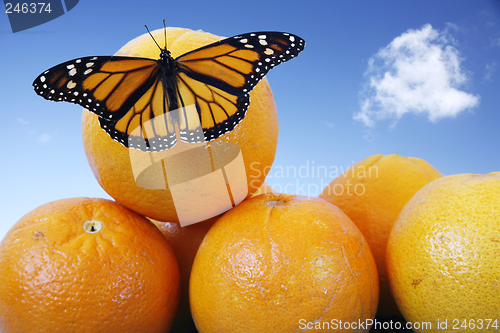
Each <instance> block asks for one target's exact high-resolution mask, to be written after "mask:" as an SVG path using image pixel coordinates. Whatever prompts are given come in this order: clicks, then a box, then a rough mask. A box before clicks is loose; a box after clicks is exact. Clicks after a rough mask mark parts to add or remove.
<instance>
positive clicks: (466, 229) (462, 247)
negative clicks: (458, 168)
mask: <svg viewBox="0 0 500 333" xmlns="http://www.w3.org/2000/svg"><path fill="white" fill-rule="evenodd" d="M387 272H388V276H389V281H390V284H391V288H392V290H393V292H394V297H395V300H396V302H397V304H398V306H399V308H400V310H401V312H402V313H403V315H404V316H405V319H406V320H408V321H411V322H418V321H420V322H421V321H428V322H431V323H432V325H433V330H432V332H435V329H436V327H437V322H438V321H440V322H441V323H443V322H444V321H445V320H447V321H448V330H445V329H440V330H439V331H438V332H457V330H456V329H452V328H453V326H454V325H456V327H457V328H458V329H459V330H458V331H461V332H498V327H500V322H498V321H499V320H500V281H499V280H500V275H499V272H500V172H496V173H490V174H488V175H473V174H459V175H452V176H446V177H443V178H440V179H438V180H436V181H434V182H432V183H430V184H429V185H427V186H425V187H424V188H422V189H421V190H420V191H419V192H418V193H417V194H416V195H415V196H414V197H413V198H412V199H411V200H410V201H409V202H408V203H407V204H406V206H405V207H404V209H403V211H402V212H401V214H400V215H399V218H398V220H397V222H396V224H395V225H394V229H393V230H392V232H391V235H390V237H389V242H388V245H387ZM457 319H458V320H459V324H457V321H456V320H457ZM464 319H466V320H467V328H464V327H462V326H460V325H462V324H463V320H464ZM486 319H493V320H495V319H497V325H498V326H497V328H494V327H492V326H490V327H489V329H487V327H486V325H487V322H486V321H485V320H486ZM470 320H473V321H474V328H473V327H472V325H471V324H470ZM479 320H482V327H480V326H481V322H480V321H479ZM415 331H417V332H428V331H424V330H415Z"/></svg>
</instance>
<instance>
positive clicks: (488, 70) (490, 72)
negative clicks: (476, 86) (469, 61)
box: [484, 61, 497, 81]
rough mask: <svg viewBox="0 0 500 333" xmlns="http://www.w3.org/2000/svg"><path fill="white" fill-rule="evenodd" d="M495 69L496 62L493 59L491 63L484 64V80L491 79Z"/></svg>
mask: <svg viewBox="0 0 500 333" xmlns="http://www.w3.org/2000/svg"><path fill="white" fill-rule="evenodd" d="M496 70H497V63H496V62H495V61H493V62H492V63H491V64H486V73H485V74H484V79H485V80H488V81H489V80H491V76H492V75H493V73H495V71H496Z"/></svg>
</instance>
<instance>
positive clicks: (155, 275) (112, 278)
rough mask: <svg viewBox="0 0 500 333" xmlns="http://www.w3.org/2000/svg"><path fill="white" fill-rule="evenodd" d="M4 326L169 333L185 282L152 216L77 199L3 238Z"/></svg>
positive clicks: (50, 206)
mask: <svg viewBox="0 0 500 333" xmlns="http://www.w3.org/2000/svg"><path fill="white" fill-rule="evenodd" d="M0 272H1V274H0V332H2V333H9V332H40V333H43V332H48V333H56V332H120V333H124V332H133V333H138V332H147V333H152V332H167V331H168V330H169V328H170V326H171V325H172V323H173V321H174V317H175V314H176V311H177V306H178V301H179V295H180V286H179V284H180V281H179V269H178V267H177V263H176V261H175V257H174V254H173V252H172V249H171V248H170V246H169V245H168V243H167V241H166V240H165V238H164V237H163V236H162V234H161V232H159V231H158V229H157V228H156V227H155V226H154V225H153V224H152V223H150V222H149V221H148V220H147V219H145V218H144V217H142V216H140V215H138V214H136V213H134V212H132V211H130V210H128V209H127V208H125V207H123V206H122V205H120V204H118V203H116V202H113V201H109V200H104V199H89V198H73V199H65V200H58V201H54V202H50V203H47V204H45V205H42V206H40V207H38V208H36V209H34V210H33V211H31V212H30V213H28V214H26V215H25V216H23V217H22V218H21V219H20V220H19V221H18V222H17V223H16V224H15V225H14V226H13V227H12V228H11V229H10V230H9V232H8V233H7V235H6V236H5V238H4V239H3V240H2V242H1V243H0Z"/></svg>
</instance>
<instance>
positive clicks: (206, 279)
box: [189, 193, 378, 333]
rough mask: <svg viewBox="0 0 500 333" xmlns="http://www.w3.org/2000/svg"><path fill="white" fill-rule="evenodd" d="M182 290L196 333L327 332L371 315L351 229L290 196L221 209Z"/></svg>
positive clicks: (319, 205)
mask: <svg viewBox="0 0 500 333" xmlns="http://www.w3.org/2000/svg"><path fill="white" fill-rule="evenodd" d="M189 287H190V291H189V297H190V302H191V311H192V313H193V318H194V321H195V324H196V327H197V328H198V331H199V332H200V333H211V332H217V333H252V332H258V333H262V332H298V331H305V330H307V329H311V328H313V329H317V328H318V325H319V326H320V327H321V328H322V329H325V330H326V329H329V330H331V331H334V330H339V328H340V327H339V328H337V329H336V328H335V325H337V326H338V325H345V322H348V323H349V325H350V324H351V323H352V322H356V325H358V323H359V322H362V323H364V322H365V320H367V319H373V317H374V315H375V312H376V309H377V302H378V278H377V270H376V266H375V262H374V260H373V257H372V254H371V252H370V249H369V247H368V244H367V243H366V241H365V240H364V238H363V235H362V234H361V232H360V231H359V230H358V228H356V226H355V225H354V224H353V223H352V221H351V220H350V219H349V217H347V215H345V214H344V213H343V212H342V211H341V210H340V209H338V208H337V207H335V206H333V205H332V204H330V203H328V202H326V201H324V200H322V199H318V198H311V199H310V198H307V197H303V196H296V195H291V194H276V193H270V194H262V195H259V196H256V197H254V198H251V199H248V200H245V201H243V202H242V203H241V204H239V205H238V206H236V207H235V208H233V209H231V210H230V211H228V212H227V213H225V214H224V215H223V216H222V217H221V218H220V219H219V220H218V221H217V222H216V223H215V224H214V225H213V226H212V228H211V229H210V230H209V231H208V233H207V235H206V236H205V238H204V240H203V242H202V243H201V245H200V248H199V250H198V253H197V254H196V257H195V260H194V263H193V268H192V271H191V280H190V286H189ZM340 321H342V323H344V324H342V323H341V322H340ZM368 330H369V328H368V327H366V325H365V327H361V328H360V327H357V326H356V327H352V326H351V327H350V328H348V329H345V330H342V331H345V332H368Z"/></svg>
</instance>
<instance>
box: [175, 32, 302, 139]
mask: <svg viewBox="0 0 500 333" xmlns="http://www.w3.org/2000/svg"><path fill="white" fill-rule="evenodd" d="M304 46H305V42H304V40H303V39H302V38H300V37H298V36H296V35H293V34H289V33H282V32H253V33H247V34H242V35H238V36H234V37H231V38H226V39H224V40H221V41H219V42H216V43H213V44H209V45H207V46H204V47H201V48H199V49H196V50H194V51H191V52H188V53H185V54H183V55H181V56H180V57H178V58H177V59H176V62H177V85H178V91H179V96H178V100H179V102H178V105H179V106H180V107H184V108H185V107H186V106H189V105H194V106H195V107H196V110H197V112H198V116H199V120H200V121H201V127H202V128H203V132H204V137H205V139H206V141H211V140H214V139H217V138H218V137H220V136H221V135H223V134H224V133H227V132H229V131H232V130H233V129H234V128H235V126H236V125H237V124H238V123H239V122H240V121H241V120H242V119H243V118H244V117H245V114H246V111H247V109H248V106H249V104H250V97H249V93H250V91H251V90H252V89H253V88H254V87H255V85H256V84H257V83H258V82H259V81H260V80H261V79H262V78H263V77H264V76H265V75H266V74H267V72H269V70H270V69H271V68H273V67H275V66H276V65H278V64H280V63H282V62H285V61H287V60H290V59H292V58H294V57H295V56H297V55H298V54H299V53H300V52H301V51H302V50H303V49H304ZM186 119H187V116H186ZM188 123H189V122H186V126H184V127H183V128H182V127H181V131H182V132H181V133H184V136H181V140H183V141H186V142H198V141H192V140H195V139H196V138H198V137H199V135H198V133H196V132H194V131H192V130H191V129H190V127H189V126H188ZM191 124H194V122H193V121H191ZM181 125H182V122H181Z"/></svg>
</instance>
